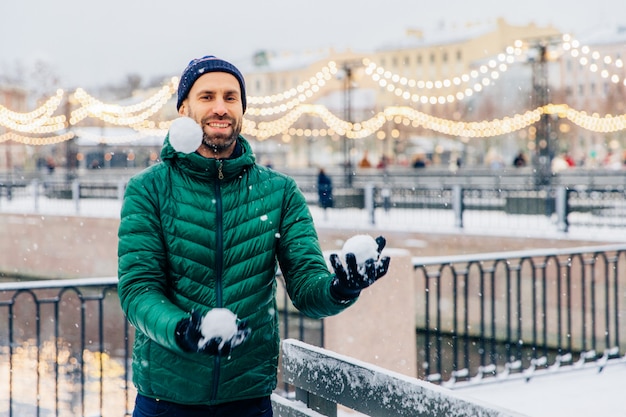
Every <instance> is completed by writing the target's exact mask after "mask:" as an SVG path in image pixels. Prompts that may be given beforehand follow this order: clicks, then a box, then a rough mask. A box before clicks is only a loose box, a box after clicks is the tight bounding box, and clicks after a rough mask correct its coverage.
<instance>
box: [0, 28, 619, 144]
mask: <svg viewBox="0 0 626 417" xmlns="http://www.w3.org/2000/svg"><path fill="white" fill-rule="evenodd" d="M561 45H562V50H563V51H566V52H568V53H569V54H570V55H571V56H572V57H573V58H578V59H579V63H580V65H581V66H582V67H584V68H587V69H588V70H589V71H591V72H593V73H596V72H599V73H600V75H601V76H602V77H603V78H606V79H610V80H611V81H612V82H613V83H619V82H620V81H622V82H623V83H624V84H625V85H626V80H624V79H623V78H622V77H620V75H619V73H618V72H619V71H620V70H622V69H623V68H624V63H623V61H622V60H621V58H619V57H618V58H613V57H611V56H608V55H602V54H601V53H600V52H598V51H592V50H591V49H590V48H589V47H587V46H581V45H580V43H579V42H578V41H576V40H574V39H572V38H571V37H570V36H569V35H564V36H563V41H562V44H561ZM523 53H524V43H523V42H521V41H517V42H515V44H514V45H513V46H510V47H507V48H506V49H505V52H504V53H502V54H499V55H498V56H497V58H496V59H492V60H489V61H488V62H487V63H486V64H484V65H481V66H480V67H479V68H478V69H476V70H472V71H470V72H468V73H466V74H461V75H458V76H455V77H452V78H448V79H443V80H437V81H421V80H414V79H409V78H406V77H403V76H400V75H399V74H396V73H392V72H391V71H388V70H386V69H385V68H383V67H381V66H378V65H376V64H375V63H374V62H372V61H370V60H369V59H364V60H363V66H364V67H365V74H367V75H368V76H370V77H371V79H372V80H373V81H374V82H376V83H378V85H379V86H380V87H382V88H384V89H385V90H387V91H388V92H389V93H392V94H395V95H396V96H398V97H402V98H403V99H405V100H407V101H410V102H413V103H416V104H417V103H422V104H444V103H451V102H454V101H456V100H463V99H465V98H467V97H470V96H472V95H473V94H475V93H479V92H481V91H483V89H484V88H485V87H488V86H490V85H493V83H494V81H495V80H497V79H499V78H500V77H501V74H502V73H504V72H506V71H507V70H508V69H509V67H510V65H511V64H513V63H515V62H516V61H518V60H519V59H520V57H521V56H522V55H523ZM338 71H339V70H338V66H337V63H336V62H334V61H330V62H329V63H327V64H326V65H325V66H324V67H322V69H321V70H319V71H317V72H316V73H315V75H314V76H312V77H310V78H309V79H308V80H307V81H305V82H303V83H301V84H299V85H298V86H297V87H294V88H291V89H289V90H286V91H284V92H282V93H279V94H274V95H270V96H249V97H248V103H250V104H253V105H252V106H250V107H249V108H248V110H247V113H246V118H245V119H244V126H243V132H244V133H245V134H247V135H250V136H252V137H255V138H257V139H259V140H264V139H267V138H270V137H273V136H276V135H292V136H294V135H302V134H304V135H306V136H326V135H334V134H339V135H345V136H346V137H348V138H351V139H360V138H365V137H368V136H370V135H374V134H375V135H376V136H377V137H379V138H380V137H381V132H380V130H381V129H383V127H384V125H385V124H387V123H390V122H393V123H396V124H400V123H402V124H405V125H407V126H408V125H411V126H413V127H419V126H421V127H424V128H426V129H430V130H433V131H437V132H439V133H444V134H448V135H454V136H461V137H493V136H499V135H503V134H506V133H510V132H513V131H517V130H520V129H524V128H526V127H528V126H530V125H532V124H534V123H536V122H538V121H539V119H540V117H541V114H554V115H557V116H558V117H559V118H564V119H567V120H569V121H570V122H572V123H573V124H575V125H577V126H579V127H580V128H583V129H586V130H590V131H594V132H601V133H608V132H616V131H620V130H624V129H626V114H625V115H618V116H612V115H606V116H603V117H601V116H600V115H598V114H592V115H588V114H587V113H585V112H583V111H578V110H575V109H572V108H570V107H569V106H567V105H566V104H548V105H546V106H543V107H539V108H536V109H534V110H528V111H526V112H524V113H523V114H515V115H513V116H511V117H505V118H503V119H493V120H485V121H479V122H462V121H453V120H447V119H442V118H438V117H434V116H431V115H428V114H426V113H423V112H420V111H417V110H416V109H414V108H411V107H403V106H400V107H398V106H390V107H387V108H385V109H384V110H383V111H381V112H379V113H377V114H376V115H374V116H373V117H371V118H369V119H367V120H363V121H360V122H354V123H351V122H348V121H345V120H342V119H341V118H339V117H337V116H335V115H334V114H333V113H332V112H331V111H330V110H329V109H328V108H327V107H326V106H324V105H313V104H307V103H306V102H307V101H308V100H310V99H311V98H313V97H314V96H315V95H316V94H319V93H320V92H321V91H322V90H323V87H325V86H326V85H327V82H328V81H329V80H331V79H332V78H333V77H335V76H336V74H337V73H338ZM177 87H178V78H176V77H173V78H172V79H170V80H169V82H167V83H166V84H165V85H164V86H163V87H162V88H161V89H160V90H159V91H157V92H156V93H155V94H154V95H152V96H151V97H148V98H147V99H146V100H143V101H142V102H140V103H136V104H132V105H128V106H121V105H118V104H107V103H104V102H102V101H100V100H98V99H96V98H95V97H93V96H91V95H90V94H88V93H87V92H85V91H84V90H83V89H80V88H79V89H77V90H76V91H75V92H74V93H73V94H72V95H70V96H68V98H67V100H70V99H71V100H72V102H73V103H74V104H78V105H79V106H80V107H79V108H77V109H74V110H72V112H71V115H70V117H69V123H68V121H67V118H66V115H57V116H55V115H54V114H55V113H57V112H58V111H59V107H60V105H61V103H62V102H63V100H64V92H63V90H58V91H57V92H56V94H55V95H54V96H52V97H50V98H48V99H47V100H46V101H45V102H44V104H42V105H41V106H40V107H38V108H37V109H35V110H33V111H31V112H27V113H19V112H14V111H11V110H9V109H7V108H5V107H3V106H0V126H3V127H6V128H7V129H9V130H12V131H15V132H20V133H28V134H32V135H44V134H49V133H54V132H57V131H59V130H63V129H66V133H65V134H60V135H53V136H39V137H30V136H25V135H19V134H16V133H14V132H9V133H7V134H4V135H2V136H0V139H1V141H7V140H13V141H16V142H20V143H27V144H39V145H45V144H54V143H59V142H62V141H64V140H69V139H71V138H73V137H76V136H77V135H78V133H77V132H75V131H73V130H72V129H71V126H75V125H77V124H78V123H79V122H81V121H82V120H84V119H86V118H88V117H91V118H95V119H99V120H101V121H103V122H105V123H108V124H111V125H116V126H125V127H131V128H133V129H134V130H135V131H136V132H137V133H136V134H131V135H125V136H124V137H123V138H120V137H109V138H107V137H99V142H101V143H120V142H133V141H138V140H141V139H142V138H145V137H146V136H147V135H156V134H158V135H165V133H166V132H167V129H168V128H169V125H170V123H171V122H172V121H171V120H169V121H160V122H155V121H152V120H149V119H150V117H152V116H153V115H154V114H155V113H157V112H158V111H159V110H160V109H161V108H162V107H163V106H164V105H165V104H166V103H168V102H169V101H170V99H171V97H172V96H173V95H174V94H175V92H176V89H177ZM444 88H445V89H452V88H456V90H455V91H451V92H448V93H447V94H440V93H437V91H438V90H441V89H444ZM416 90H417V91H416ZM424 91H425V92H426V94H424V93H423V92H424ZM433 91H434V92H435V93H434V94H431V93H432V92H433ZM254 105H256V106H254ZM268 106H270V107H268ZM283 113H284V115H283V116H281V117H278V118H276V119H274V120H271V121H261V122H258V123H256V122H254V121H253V120H251V118H254V117H256V116H266V117H267V116H274V115H278V114H283ZM303 115H309V116H312V117H318V118H319V119H321V121H322V122H323V123H324V124H325V125H326V128H321V129H299V128H297V127H294V125H295V123H296V122H297V120H298V119H300V117H302V116H303ZM80 134H81V135H85V133H84V132H80ZM382 137H384V135H382Z"/></svg>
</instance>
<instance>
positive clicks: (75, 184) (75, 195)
mask: <svg viewBox="0 0 626 417" xmlns="http://www.w3.org/2000/svg"><path fill="white" fill-rule="evenodd" d="M72 201H74V208H75V209H76V214H78V213H80V182H79V181H78V180H77V179H75V180H73V181H72Z"/></svg>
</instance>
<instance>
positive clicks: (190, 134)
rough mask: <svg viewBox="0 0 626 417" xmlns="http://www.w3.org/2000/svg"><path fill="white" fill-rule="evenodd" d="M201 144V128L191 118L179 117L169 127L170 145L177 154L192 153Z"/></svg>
mask: <svg viewBox="0 0 626 417" xmlns="http://www.w3.org/2000/svg"><path fill="white" fill-rule="evenodd" d="M201 144H202V128H201V127H200V125H199V124H198V123H196V121H195V120H193V119H192V118H191V117H179V118H178V119H176V120H174V121H173V122H172V124H171V125H170V145H172V147H173V148H174V150H175V151H177V152H183V153H192V152H195V151H196V150H197V149H198V148H199V147H200V145H201Z"/></svg>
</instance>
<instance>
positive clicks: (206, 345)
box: [176, 309, 250, 356]
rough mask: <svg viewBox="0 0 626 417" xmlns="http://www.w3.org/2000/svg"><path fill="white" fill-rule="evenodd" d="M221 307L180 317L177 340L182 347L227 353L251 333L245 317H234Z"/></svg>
mask: <svg viewBox="0 0 626 417" xmlns="http://www.w3.org/2000/svg"><path fill="white" fill-rule="evenodd" d="M224 311H226V310H225V309H213V310H210V311H209V312H208V313H207V314H206V315H205V316H202V315H201V314H200V313H199V312H198V311H193V312H192V313H191V316H190V317H187V318H184V319H182V320H181V321H180V322H179V323H178V324H177V326H176V342H177V343H178V345H179V346H180V347H181V349H183V350H184V351H186V352H201V353H207V354H210V355H219V356H226V355H228V354H229V353H230V351H231V350H232V349H234V348H235V347H237V346H239V345H241V344H242V343H243V342H244V341H245V340H246V339H247V338H248V336H249V335H250V329H249V328H248V327H247V323H246V322H245V321H242V320H237V319H236V316H235V315H234V314H232V313H230V315H227V316H224V313H223V312H224ZM223 320H228V322H226V323H225V322H223ZM217 321H222V322H217ZM203 333H206V334H203Z"/></svg>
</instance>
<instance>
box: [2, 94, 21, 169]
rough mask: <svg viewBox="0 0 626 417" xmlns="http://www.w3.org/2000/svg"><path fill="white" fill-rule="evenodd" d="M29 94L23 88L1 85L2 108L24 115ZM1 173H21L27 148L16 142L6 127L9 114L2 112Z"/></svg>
mask: <svg viewBox="0 0 626 417" xmlns="http://www.w3.org/2000/svg"><path fill="white" fill-rule="evenodd" d="M27 98H28V93H27V91H26V90H24V89H23V88H19V87H16V86H12V85H8V84H1V83H0V106H2V107H4V108H6V109H8V110H10V111H12V112H15V113H23V112H26V111H27V109H26V107H27ZM0 118H2V122H0V172H13V171H19V170H21V169H23V168H24V164H25V161H26V159H27V158H26V147H25V146H23V145H21V144H20V143H18V142H16V141H14V140H13V139H12V136H11V135H9V129H8V128H6V127H4V126H5V125H6V123H5V122H6V121H9V120H10V118H9V117H8V115H7V113H5V112H0Z"/></svg>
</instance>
